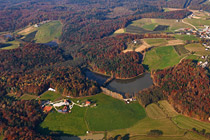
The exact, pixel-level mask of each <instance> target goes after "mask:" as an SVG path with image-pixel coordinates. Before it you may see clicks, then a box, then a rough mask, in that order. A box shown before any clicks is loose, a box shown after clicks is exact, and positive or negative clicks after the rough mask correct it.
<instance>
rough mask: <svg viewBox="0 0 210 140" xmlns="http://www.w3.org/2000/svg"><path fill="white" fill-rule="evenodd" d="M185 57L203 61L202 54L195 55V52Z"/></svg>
mask: <svg viewBox="0 0 210 140" xmlns="http://www.w3.org/2000/svg"><path fill="white" fill-rule="evenodd" d="M185 59H192V60H196V61H201V60H202V59H201V57H200V56H197V55H193V54H191V55H189V56H187V57H186V58H185Z"/></svg>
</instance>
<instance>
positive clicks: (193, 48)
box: [185, 43, 210, 56]
mask: <svg viewBox="0 0 210 140" xmlns="http://www.w3.org/2000/svg"><path fill="white" fill-rule="evenodd" d="M185 48H186V49H187V50H189V51H190V52H194V53H195V54H197V55H200V56H202V55H209V54H210V51H206V50H205V47H204V46H203V45H201V44H200V43H193V44H188V45H186V46H185Z"/></svg>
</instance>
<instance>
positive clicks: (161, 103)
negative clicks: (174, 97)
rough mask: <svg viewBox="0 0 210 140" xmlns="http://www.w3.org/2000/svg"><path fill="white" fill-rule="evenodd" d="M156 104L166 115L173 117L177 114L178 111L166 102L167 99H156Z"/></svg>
mask: <svg viewBox="0 0 210 140" xmlns="http://www.w3.org/2000/svg"><path fill="white" fill-rule="evenodd" d="M158 105H159V107H160V108H161V109H162V111H163V112H164V113H165V114H166V115H167V117H174V116H177V115H178V113H177V112H176V111H175V110H174V108H173V107H172V106H171V104H169V103H168V101H166V100H162V101H158Z"/></svg>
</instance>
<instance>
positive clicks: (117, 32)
mask: <svg viewBox="0 0 210 140" xmlns="http://www.w3.org/2000/svg"><path fill="white" fill-rule="evenodd" d="M122 33H125V29H124V28H121V29H118V30H116V31H115V32H114V34H122Z"/></svg>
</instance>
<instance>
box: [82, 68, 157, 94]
mask: <svg viewBox="0 0 210 140" xmlns="http://www.w3.org/2000/svg"><path fill="white" fill-rule="evenodd" d="M85 74H86V77H88V79H91V80H94V81H97V82H98V83H99V84H100V85H102V84H103V83H104V82H105V81H106V80H107V79H108V78H109V77H107V76H103V75H100V74H96V73H94V72H91V71H86V72H85ZM152 85H153V81H152V78H151V75H150V73H145V74H143V75H140V76H137V77H135V78H133V79H128V80H119V79H115V80H113V81H112V82H110V83H109V84H108V85H107V86H106V88H108V89H109V90H111V91H114V92H118V93H120V94H122V95H124V94H125V93H129V94H134V93H137V92H138V91H140V90H142V89H145V88H148V87H150V86H152Z"/></svg>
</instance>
